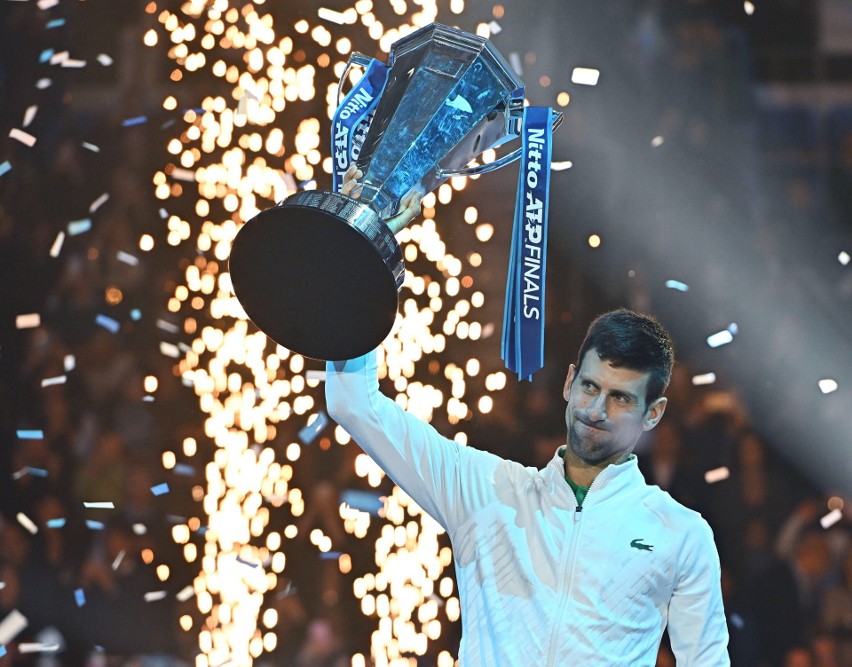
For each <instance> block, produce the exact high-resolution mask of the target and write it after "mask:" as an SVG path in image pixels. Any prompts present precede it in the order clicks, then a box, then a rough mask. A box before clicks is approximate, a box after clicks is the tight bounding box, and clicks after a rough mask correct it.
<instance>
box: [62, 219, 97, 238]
mask: <svg viewBox="0 0 852 667" xmlns="http://www.w3.org/2000/svg"><path fill="white" fill-rule="evenodd" d="M91 228H92V219H91V218H83V219H82V220H72V221H71V222H69V223H68V235H69V236H77V234H83V233H84V232H88V231H89V230H90V229H91Z"/></svg>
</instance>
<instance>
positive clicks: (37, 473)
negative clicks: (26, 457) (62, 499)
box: [24, 466, 47, 477]
mask: <svg viewBox="0 0 852 667" xmlns="http://www.w3.org/2000/svg"><path fill="white" fill-rule="evenodd" d="M24 470H26V471H27V472H28V473H29V474H30V475H32V476H33V477H47V470H44V469H42V468H33V467H31V466H24Z"/></svg>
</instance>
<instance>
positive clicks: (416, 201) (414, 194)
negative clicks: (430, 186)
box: [385, 190, 423, 234]
mask: <svg viewBox="0 0 852 667" xmlns="http://www.w3.org/2000/svg"><path fill="white" fill-rule="evenodd" d="M422 198H423V194H422V193H421V192H418V191H417V190H412V191H410V192H409V193H408V194H407V195H405V196H404V197H403V198H402V200H400V208H399V213H397V214H396V215H395V216H393V217H392V218H389V219H388V220H385V222H386V223H387V226H388V227H390V230H391V232H393V233H394V234H396V233H398V232H399V231H401V230H402V229H404V228H405V227H406V226H407V225H408V223H409V222H411V221H412V220H414V218H416V217H417V216H418V215H420V201H421V199H422Z"/></svg>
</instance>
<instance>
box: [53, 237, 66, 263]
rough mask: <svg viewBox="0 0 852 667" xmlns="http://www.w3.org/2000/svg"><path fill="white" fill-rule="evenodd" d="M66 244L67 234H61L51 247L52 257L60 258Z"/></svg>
mask: <svg viewBox="0 0 852 667" xmlns="http://www.w3.org/2000/svg"><path fill="white" fill-rule="evenodd" d="M63 243H65V232H59V233H58V234H57V235H56V238H55V239H54V240H53V245H52V246H50V256H51V257H59V253H60V252H62V244H63Z"/></svg>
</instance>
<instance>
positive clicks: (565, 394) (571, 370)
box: [562, 364, 576, 401]
mask: <svg viewBox="0 0 852 667" xmlns="http://www.w3.org/2000/svg"><path fill="white" fill-rule="evenodd" d="M575 373H576V370H575V368H574V364H571V365H569V366H568V376H567V377H566V378H565V386H564V387H563V388H562V396H563V398H564V399H565V400H566V401H567V400H568V395H569V394H570V393H571V383H572V382H573V381H574V375H575Z"/></svg>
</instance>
